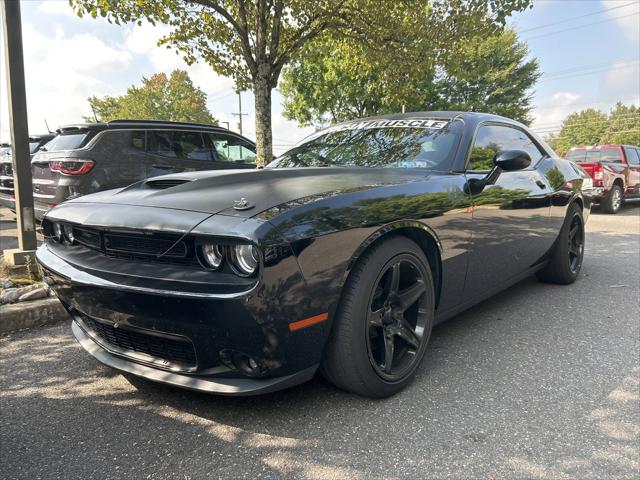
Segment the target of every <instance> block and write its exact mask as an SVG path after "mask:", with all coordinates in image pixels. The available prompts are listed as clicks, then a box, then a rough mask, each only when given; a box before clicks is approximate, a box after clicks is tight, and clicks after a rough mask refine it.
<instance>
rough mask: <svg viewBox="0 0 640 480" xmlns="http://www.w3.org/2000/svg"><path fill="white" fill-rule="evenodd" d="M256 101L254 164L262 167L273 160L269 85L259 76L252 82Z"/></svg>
mask: <svg viewBox="0 0 640 480" xmlns="http://www.w3.org/2000/svg"><path fill="white" fill-rule="evenodd" d="M253 94H254V96H255V99H256V104H255V108H256V150H257V151H256V153H257V160H256V163H257V165H258V167H264V166H265V165H266V164H268V163H269V162H271V160H272V159H273V136H272V132H271V85H270V84H269V81H268V80H267V78H264V77H262V76H260V75H258V76H257V78H256V79H255V80H254V82H253Z"/></svg>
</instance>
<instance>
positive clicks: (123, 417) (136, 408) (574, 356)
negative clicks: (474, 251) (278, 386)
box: [0, 234, 640, 479]
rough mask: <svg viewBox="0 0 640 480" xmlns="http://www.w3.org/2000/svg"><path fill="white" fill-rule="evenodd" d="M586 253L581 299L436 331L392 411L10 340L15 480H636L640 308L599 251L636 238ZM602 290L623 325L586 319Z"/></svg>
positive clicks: (4, 355)
mask: <svg viewBox="0 0 640 480" xmlns="http://www.w3.org/2000/svg"><path fill="white" fill-rule="evenodd" d="M589 240H590V241H589V243H588V244H587V245H588V246H587V248H588V249H591V250H590V253H592V254H593V255H591V256H588V257H587V260H586V261H585V265H584V270H583V277H581V278H580V279H579V281H578V282H576V283H575V284H573V285H570V286H552V285H544V284H541V283H538V282H537V281H536V280H535V279H533V278H530V279H526V280H524V281H522V282H520V283H519V284H517V285H515V286H513V287H511V288H510V289H508V290H507V291H505V292H503V293H502V294H499V295H497V296H496V297H494V298H492V299H490V300H487V301H485V302H484V303H482V304H480V305H478V306H476V307H474V308H473V309H471V310H469V311H467V312H465V313H463V314H461V315H459V316H457V317H455V318H454V319H452V320H450V321H448V322H446V323H444V324H442V325H440V326H438V327H436V328H435V329H434V331H433V334H432V339H431V344H430V348H429V349H428V352H427V355H426V358H425V360H424V363H423V365H422V367H421V369H420V370H419V372H418V374H417V376H416V379H415V381H414V382H413V383H412V384H411V385H410V386H409V387H408V388H407V389H406V390H404V391H402V392H401V393H399V394H398V395H396V396H394V397H391V398H389V399H384V400H370V399H366V398H361V397H357V396H354V395H351V394H348V393H345V392H342V391H340V390H338V389H336V388H334V387H333V386H331V385H330V384H328V383H327V382H325V381H324V380H323V379H322V378H321V377H319V376H317V377H316V378H314V379H313V380H312V381H310V382H308V383H306V384H304V385H300V386H298V387H294V388H291V389H288V390H285V391H281V392H276V393H272V394H268V395H264V396H260V397H247V398H237V397H235V398H231V397H220V396H212V395H207V394H202V393H198V392H190V391H185V390H180V389H176V388H172V387H167V386H164V385H160V384H155V383H152V382H148V381H145V380H141V379H137V378H135V377H131V376H126V377H125V376H123V375H121V374H119V373H118V372H116V371H114V370H112V369H110V368H107V367H105V366H103V365H101V364H99V363H98V362H96V361H95V360H94V359H93V358H91V357H90V356H89V355H87V354H86V353H85V352H84V351H83V350H82V349H81V348H80V347H79V346H78V345H77V344H76V342H75V340H74V339H73V338H72V336H71V335H70V332H69V328H68V325H64V326H57V327H51V328H47V329H43V330H42V333H41V334H40V335H39V336H38V341H37V342H34V341H33V340H32V337H31V336H30V334H29V333H28V332H27V333H18V334H16V335H14V336H13V337H12V338H4V339H0V365H1V369H0V386H1V388H0V409H1V410H0V411H1V417H2V418H1V422H2V428H1V429H0V440H1V442H0V458H3V459H4V460H3V464H4V466H3V469H4V471H5V473H6V474H7V475H8V478H35V477H37V476H46V477H50V478H52V477H60V478H62V477H65V478H89V477H91V476H97V477H101V478H102V477H105V476H108V474H112V475H113V476H116V477H121V478H127V477H129V478H146V477H148V478H173V477H176V478H201V477H206V476H209V475H210V474H213V475H215V476H218V477H224V478H230V477H241V476H251V477H257V476H265V477H271V478H282V477H288V478H371V477H376V478H379V477H405V478H424V476H425V475H427V474H428V476H430V477H432V478H442V477H445V476H454V477H456V478H460V477H461V476H465V477H473V478H477V477H482V478H504V477H519V478H522V477H524V478H531V477H535V478H554V479H555V478H586V477H594V476H595V477H602V476H603V475H602V474H600V473H601V472H606V473H607V474H611V475H608V476H617V477H633V476H634V475H636V474H637V473H638V468H639V467H638V465H639V460H640V459H638V456H637V453H638V450H637V441H638V439H639V438H640V432H639V431H638V430H639V429H638V426H637V422H636V423H633V422H630V421H629V418H633V415H634V414H635V413H634V412H638V410H639V408H640V403H639V397H638V388H639V385H640V369H639V368H638V365H637V359H633V358H631V359H630V358H629V354H628V352H629V351H635V352H637V341H636V340H635V339H636V338H637V336H638V333H639V332H638V326H637V321H636V320H634V318H635V317H634V313H637V306H633V305H630V306H629V305H626V304H622V303H621V302H622V300H623V299H624V298H626V296H628V295H629V294H633V293H634V291H633V290H631V289H632V288H635V286H634V285H631V284H629V282H626V283H628V284H629V285H627V286H626V288H622V287H620V285H621V284H622V283H623V282H621V281H620V279H619V278H618V277H617V275H616V273H615V272H611V270H610V269H609V268H608V266H609V264H610V258H609V257H608V256H607V255H603V254H600V253H599V251H600V250H601V249H602V248H604V247H605V246H606V245H611V244H612V242H616V244H618V245H619V244H624V245H625V247H624V248H625V249H629V251H631V250H632V249H633V247H634V245H635V246H636V247H637V244H638V242H637V236H635V237H634V236H633V235H617V236H613V235H608V234H590V237H589ZM634 242H635V243H634ZM636 252H637V250H636ZM633 268H634V265H631V266H630V267H629V271H632V270H633ZM623 273H624V272H623ZM627 273H628V272H627ZM596 278H597V282H596V284H598V285H599V287H600V288H603V289H604V288H606V289H607V294H608V301H610V302H611V305H612V306H611V315H610V316H605V315H594V314H591V313H590V312H601V311H602V309H601V308H600V309H597V308H596V307H597V306H598V302H600V301H601V298H597V297H595V296H586V297H585V296H584V295H580V292H581V291H583V290H584V289H585V288H590V285H591V284H592V283H593V282H594V281H595V279H596ZM614 287H615V288H614ZM637 292H638V290H637V289H636V290H635V293H636V294H637ZM531 298H535V299H536V301H534V302H532V301H530V300H531ZM620 305H623V306H620ZM600 317H602V318H600ZM587 324H588V325H589V328H586V327H585V325H587ZM614 327H615V328H614ZM620 331H626V332H628V333H629V335H628V336H627V337H620V336H619V333H618V332H620ZM634 335H635V337H634ZM634 342H636V343H634ZM604 358H606V359H607V361H606V362H605V361H604V360H603V359H604ZM586 387H589V388H590V390H589V395H585V390H586ZM425 472H427V473H425ZM452 472H453V473H452ZM604 476H607V475H604Z"/></svg>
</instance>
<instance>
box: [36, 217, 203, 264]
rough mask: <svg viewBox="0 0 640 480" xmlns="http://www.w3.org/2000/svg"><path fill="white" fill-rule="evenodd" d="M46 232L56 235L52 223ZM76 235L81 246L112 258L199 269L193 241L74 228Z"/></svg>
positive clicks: (163, 235)
mask: <svg viewBox="0 0 640 480" xmlns="http://www.w3.org/2000/svg"><path fill="white" fill-rule="evenodd" d="M44 229H45V231H46V232H48V234H49V235H52V231H51V224H50V222H45V223H44ZM73 235H74V238H75V241H76V242H77V243H79V244H80V245H83V246H85V247H88V248H90V249H92V250H97V251H99V252H101V253H102V254H105V255H107V256H109V257H115V258H121V259H126V260H141V261H152V262H154V263H155V262H158V263H163V264H167V263H168V264H178V265H199V262H198V259H197V257H196V254H195V246H194V243H193V240H192V239H190V238H188V237H184V238H183V236H181V235H177V234H176V235H174V234H164V233H163V234H156V233H154V234H146V233H145V234H143V233H142V232H141V233H128V232H109V231H104V230H100V229H95V228H91V227H84V226H74V227H73Z"/></svg>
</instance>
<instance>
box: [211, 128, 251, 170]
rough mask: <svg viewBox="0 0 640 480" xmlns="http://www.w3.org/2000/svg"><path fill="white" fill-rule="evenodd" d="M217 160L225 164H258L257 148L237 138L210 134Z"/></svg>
mask: <svg viewBox="0 0 640 480" xmlns="http://www.w3.org/2000/svg"><path fill="white" fill-rule="evenodd" d="M209 138H210V140H211V144H212V145H213V148H214V149H215V151H216V156H217V160H220V161H223V162H238V163H256V151H255V148H254V147H253V146H252V145H251V144H249V143H247V142H245V141H243V140H241V139H239V138H236V137H232V136H226V135H219V134H213V133H212V134H209Z"/></svg>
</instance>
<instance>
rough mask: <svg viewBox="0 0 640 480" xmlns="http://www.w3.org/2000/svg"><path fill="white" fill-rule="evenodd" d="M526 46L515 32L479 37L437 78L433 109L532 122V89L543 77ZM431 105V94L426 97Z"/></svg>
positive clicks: (462, 50)
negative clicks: (491, 115)
mask: <svg viewBox="0 0 640 480" xmlns="http://www.w3.org/2000/svg"><path fill="white" fill-rule="evenodd" d="M527 54H528V49H527V45H526V44H525V43H523V42H519V41H518V37H517V35H516V33H515V32H514V31H513V30H507V31H505V32H503V33H501V34H499V35H493V36H490V37H486V38H477V39H476V41H472V42H467V43H465V44H464V45H462V47H461V49H460V53H459V54H458V55H456V56H455V57H454V58H453V59H452V62H451V63H450V64H449V65H446V66H444V67H443V74H442V75H439V77H438V78H436V81H435V85H436V95H435V99H434V102H433V104H434V106H435V107H439V108H446V109H449V110H462V111H467V110H475V111H478V112H487V113H494V114H497V115H504V116H506V117H510V118H513V119H515V120H519V121H521V122H524V123H529V122H530V121H531V118H530V116H529V113H530V112H531V108H532V106H531V93H530V92H531V88H532V87H533V85H534V84H535V82H536V81H537V80H538V78H540V72H539V67H538V61H537V60H535V59H533V60H526V57H527ZM423 100H424V102H425V103H427V104H429V102H430V98H429V92H428V91H427V92H426V95H425V96H424V99H423Z"/></svg>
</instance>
